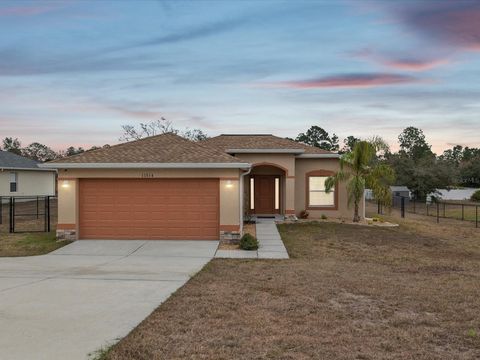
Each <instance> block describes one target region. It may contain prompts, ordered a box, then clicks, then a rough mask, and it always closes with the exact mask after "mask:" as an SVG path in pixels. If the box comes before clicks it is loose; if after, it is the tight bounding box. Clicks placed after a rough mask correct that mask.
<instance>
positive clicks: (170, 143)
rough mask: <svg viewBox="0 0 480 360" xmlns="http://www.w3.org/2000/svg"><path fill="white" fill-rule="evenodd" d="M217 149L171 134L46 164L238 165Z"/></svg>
mask: <svg viewBox="0 0 480 360" xmlns="http://www.w3.org/2000/svg"><path fill="white" fill-rule="evenodd" d="M241 162H242V161H241V160H239V159H236V158H234V157H233V156H230V155H228V154H226V153H224V152H223V151H220V150H219V149H216V148H212V147H210V146H206V145H204V144H201V143H197V142H193V141H190V140H187V139H185V138H182V137H180V136H178V135H175V134H173V133H167V134H161V135H156V136H150V137H147V138H143V139H140V140H136V141H131V142H126V143H122V144H118V145H113V146H110V147H106V148H102V149H97V150H92V151H86V152H84V153H81V154H77V155H73V156H70V157H67V158H63V159H58V160H54V161H51V162H49V164H52V165H53V164H57V163H58V164H85V163H87V164H88V163H91V164H94V163H105V164H109V163H115V164H121V163H129V164H134V163H142V164H148V163H206V164H214V163H217V164H218V163H241Z"/></svg>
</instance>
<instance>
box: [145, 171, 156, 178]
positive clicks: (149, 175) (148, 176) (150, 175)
mask: <svg viewBox="0 0 480 360" xmlns="http://www.w3.org/2000/svg"><path fill="white" fill-rule="evenodd" d="M153 177H155V176H154V175H153V173H149V172H142V178H144V179H145V178H147V179H148V178H153Z"/></svg>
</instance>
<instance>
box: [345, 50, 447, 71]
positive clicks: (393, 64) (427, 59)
mask: <svg viewBox="0 0 480 360" xmlns="http://www.w3.org/2000/svg"><path fill="white" fill-rule="evenodd" d="M349 54H351V55H352V56H353V57H357V58H362V59H366V60H369V61H373V62H375V63H378V64H380V65H383V66H385V67H388V68H392V69H397V70H404V71H426V70H431V69H433V68H436V67H438V66H442V65H446V64H449V63H450V62H451V61H450V59H448V58H446V57H444V56H426V55H423V56H422V57H419V56H416V57H415V56H398V55H392V54H389V55H385V54H379V53H375V52H374V51H373V50H371V49H369V48H363V49H360V50H357V51H353V52H350V53H349Z"/></svg>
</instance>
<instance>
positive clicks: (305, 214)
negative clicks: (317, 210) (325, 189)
mask: <svg viewBox="0 0 480 360" xmlns="http://www.w3.org/2000/svg"><path fill="white" fill-rule="evenodd" d="M308 215H310V214H309V213H308V211H307V210H303V211H302V212H301V213H300V219H308Z"/></svg>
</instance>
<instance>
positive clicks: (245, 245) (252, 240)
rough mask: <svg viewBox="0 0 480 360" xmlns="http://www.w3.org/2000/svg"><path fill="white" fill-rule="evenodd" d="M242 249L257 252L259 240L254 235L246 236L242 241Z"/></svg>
mask: <svg viewBox="0 0 480 360" xmlns="http://www.w3.org/2000/svg"><path fill="white" fill-rule="evenodd" d="M240 249H242V250H257V249H258V240H257V238H256V237H255V236H253V235H252V234H248V233H247V234H244V235H243V236H242V238H241V239H240Z"/></svg>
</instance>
